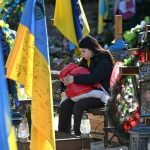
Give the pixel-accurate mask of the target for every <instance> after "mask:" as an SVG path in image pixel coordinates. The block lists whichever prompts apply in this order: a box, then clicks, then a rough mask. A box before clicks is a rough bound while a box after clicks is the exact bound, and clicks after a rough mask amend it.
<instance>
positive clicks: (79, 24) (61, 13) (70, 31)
mask: <svg viewBox="0 0 150 150" xmlns="http://www.w3.org/2000/svg"><path fill="white" fill-rule="evenodd" d="M53 24H54V26H56V27H57V28H58V30H59V31H60V32H61V33H62V34H63V35H64V36H65V37H66V38H67V39H69V40H70V41H71V42H72V43H73V44H74V45H75V46H76V47H77V48H79V46H78V41H79V40H80V39H81V38H82V37H83V36H85V35H88V34H89V32H90V29H89V25H88V22H87V19H86V16H85V13H84V10H83V7H82V4H81V1H80V0H56V4H55V13H54V23H53ZM79 53H80V52H79V51H78V52H77V54H79Z"/></svg>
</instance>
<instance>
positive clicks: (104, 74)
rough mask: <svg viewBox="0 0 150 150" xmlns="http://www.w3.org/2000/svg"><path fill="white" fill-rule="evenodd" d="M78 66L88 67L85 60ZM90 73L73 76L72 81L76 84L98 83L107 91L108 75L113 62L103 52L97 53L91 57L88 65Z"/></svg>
mask: <svg viewBox="0 0 150 150" xmlns="http://www.w3.org/2000/svg"><path fill="white" fill-rule="evenodd" d="M82 61H83V62H82V63H81V64H80V66H84V67H88V66H87V63H86V60H84V59H83V60H82ZM88 68H89V70H90V71H91V74H86V75H85V74H84V75H76V76H74V83H76V84H88V85H89V84H95V83H100V84H101V85H102V86H103V87H104V88H105V90H106V91H107V92H109V88H110V77H111V73H112V69H113V63H112V61H111V58H110V57H109V56H106V55H104V54H101V53H99V54H97V55H95V56H94V57H92V58H91V62H90V66H89V67H88Z"/></svg>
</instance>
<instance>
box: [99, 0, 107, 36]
mask: <svg viewBox="0 0 150 150" xmlns="http://www.w3.org/2000/svg"><path fill="white" fill-rule="evenodd" d="M98 6H99V7H98V34H101V33H102V32H103V28H104V25H105V23H104V21H103V20H104V19H105V18H107V15H108V0H99V5H98Z"/></svg>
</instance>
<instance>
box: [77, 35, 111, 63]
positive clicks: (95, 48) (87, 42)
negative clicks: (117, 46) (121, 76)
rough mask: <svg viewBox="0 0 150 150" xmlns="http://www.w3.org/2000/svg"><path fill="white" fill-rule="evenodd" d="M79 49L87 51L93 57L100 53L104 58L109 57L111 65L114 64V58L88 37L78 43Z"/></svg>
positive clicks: (93, 39)
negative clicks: (90, 52)
mask: <svg viewBox="0 0 150 150" xmlns="http://www.w3.org/2000/svg"><path fill="white" fill-rule="evenodd" d="M79 47H80V48H87V49H89V50H90V51H92V52H93V53H94V55H97V54H99V53H101V54H104V55H106V56H109V57H110V58H111V60H112V63H113V64H114V58H113V56H112V55H111V53H110V52H109V51H107V50H105V49H104V48H102V46H101V45H100V44H99V43H98V41H97V40H96V39H95V38H94V37H92V36H90V35H86V36H85V37H83V38H82V39H81V40H80V41H79Z"/></svg>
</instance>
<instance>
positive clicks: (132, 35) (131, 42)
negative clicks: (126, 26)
mask: <svg viewBox="0 0 150 150" xmlns="http://www.w3.org/2000/svg"><path fill="white" fill-rule="evenodd" d="M141 30H142V29H141V26H140V25H137V26H136V27H135V28H132V29H131V30H130V31H126V32H125V33H124V35H123V37H124V39H125V41H126V42H127V44H128V48H132V47H136V44H137V40H138V34H139V33H140V32H141Z"/></svg>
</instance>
